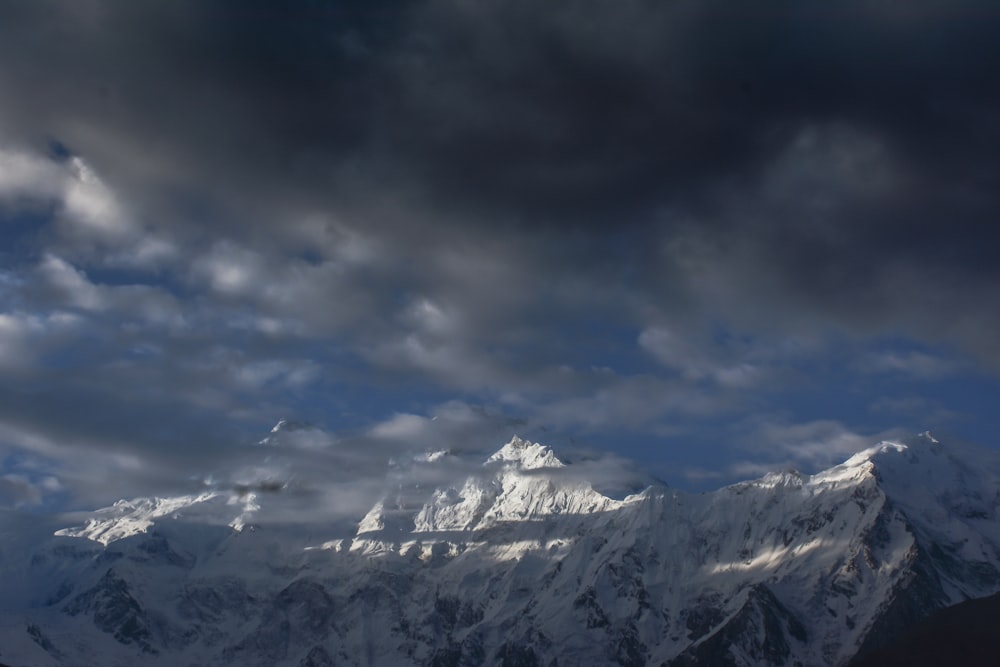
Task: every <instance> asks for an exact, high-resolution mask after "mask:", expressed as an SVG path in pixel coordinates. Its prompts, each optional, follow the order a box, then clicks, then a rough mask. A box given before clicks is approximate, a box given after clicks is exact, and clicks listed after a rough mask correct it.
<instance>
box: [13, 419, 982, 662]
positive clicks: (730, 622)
mask: <svg viewBox="0 0 1000 667" xmlns="http://www.w3.org/2000/svg"><path fill="white" fill-rule="evenodd" d="M278 431H280V428H279V429H278ZM279 435H280V433H279V432H277V431H276V435H274V436H273V438H274V439H278V438H277V436H279ZM263 444H274V443H273V442H271V443H268V442H267V441H265V442H264V443H263ZM455 459H456V457H455V455H454V454H451V453H449V452H447V451H438V452H428V453H426V454H425V455H423V457H422V458H421V460H420V465H421V466H423V467H424V468H426V469H438V468H440V469H442V470H449V471H453V472H454V475H453V479H451V480H450V481H449V482H447V483H440V477H435V478H434V479H436V480H437V481H435V483H434V484H426V483H424V482H422V481H421V478H419V477H413V478H408V477H407V476H406V475H405V474H400V475H397V476H396V477H395V478H394V479H393V484H392V487H391V488H390V489H389V490H388V491H387V492H386V493H385V494H384V495H383V496H382V498H381V500H380V501H379V502H377V503H376V504H375V505H374V506H373V507H371V509H370V510H369V511H368V512H367V514H365V515H364V516H361V517H357V520H356V521H355V522H353V523H352V524H351V525H350V526H344V525H342V524H338V523H337V522H334V521H330V522H324V521H323V520H322V519H317V518H316V516H320V517H321V516H322V512H321V511H319V512H316V513H311V514H310V516H309V517H308V520H305V519H304V520H302V521H294V520H288V521H262V520H258V517H260V516H261V514H260V509H261V507H262V506H263V505H266V503H267V502H269V499H270V497H271V495H277V494H269V493H268V492H267V489H266V488H263V487H262V488H240V489H228V490H223V489H219V488H206V489H204V490H201V491H199V492H198V493H193V494H190V495H184V496H178V497H169V498H139V499H131V500H122V501H119V502H118V503H115V504H114V505H113V506H111V507H109V508H106V509H103V510H99V511H97V512H95V513H93V514H92V515H91V516H89V517H86V519H85V520H84V521H81V522H80V525H76V526H50V525H48V524H47V523H46V522H44V521H40V520H38V519H37V518H33V517H30V516H26V515H23V514H13V513H11V514H7V515H4V516H3V517H2V518H0V538H2V540H0V576H2V578H3V579H2V580H3V582H4V583H3V587H4V588H5V589H6V592H5V594H4V595H3V601H2V602H0V663H4V664H9V665H11V666H12V667H26V666H28V665H31V666H46V665H95V664H100V665H137V664H139V665H145V664H149V665H190V666H194V665H295V666H302V667H319V666H323V665H385V666H396V665H429V666H433V667H457V666H461V665H498V666H504V667H514V666H518V667H526V666H534V665H538V666H544V667H555V666H564V667H565V666H570V665H584V664H585V665H626V666H639V665H677V666H684V665H741V666H743V665H789V666H791V665H809V666H812V665H832V666H839V665H847V664H849V663H851V661H858V662H859V663H860V664H870V662H869V663H863V662H862V661H864V660H866V659H869V661H870V657H871V656H877V655H879V652H880V651H882V652H883V653H884V652H885V651H888V650H891V648H892V646H893V643H894V642H895V641H898V640H899V639H900V638H901V637H905V636H907V635H906V633H907V632H908V631H912V630H913V628H915V627H919V625H918V624H919V623H921V622H922V621H923V622H926V619H928V618H933V615H934V614H935V613H937V612H940V610H944V609H946V608H950V607H952V606H954V605H959V604H961V603H965V602H966V601H968V600H976V599H979V598H986V597H987V596H991V595H994V594H996V593H998V592H1000V515H998V511H1000V482H998V478H997V477H996V476H995V475H994V474H993V472H992V471H991V470H990V469H989V466H986V465H983V464H982V462H980V461H978V460H976V459H975V458H969V457H968V456H965V455H960V454H959V453H958V452H957V451H953V450H952V449H951V448H949V447H948V446H947V445H945V444H942V443H940V442H938V441H937V440H935V439H934V438H933V437H932V436H931V435H930V434H928V433H925V434H922V435H920V436H916V437H913V438H910V439H907V440H905V441H901V442H881V443H878V444H877V445H875V446H873V447H872V448H870V449H868V450H865V451H862V452H859V453H857V454H855V455H854V456H852V457H850V458H849V459H847V460H846V461H845V462H843V463H842V464H840V465H837V466H834V467H833V468H830V469H828V470H825V471H823V472H820V473H818V474H814V475H804V474H801V473H798V472H795V471H786V472H777V473H770V474H767V475H765V476H763V477H761V478H760V479H756V480H753V481H747V482H742V483H739V484H735V485H731V486H727V487H725V488H722V489H720V490H718V491H714V492H710V493H701V494H693V493H686V492H682V491H679V490H676V489H673V488H670V487H667V486H665V485H658V484H653V485H650V486H648V487H646V488H644V489H643V490H641V491H637V492H635V493H632V494H630V495H625V496H624V497H612V496H609V495H605V494H604V493H601V492H600V491H598V490H596V489H595V487H594V485H592V484H591V483H590V482H589V481H588V480H587V479H586V478H585V476H584V475H581V474H579V473H578V472H577V471H576V470H575V468H576V466H575V464H572V463H566V462H564V461H563V460H560V458H559V457H558V456H557V454H556V453H555V452H554V451H553V450H551V449H549V448H548V447H545V446H543V445H541V444H537V443H531V442H528V441H525V440H522V439H520V438H518V437H514V438H513V439H512V440H511V441H510V442H508V443H506V444H505V445H503V446H502V447H501V448H500V449H499V450H497V451H496V452H495V453H494V454H493V455H491V456H489V457H488V458H487V459H486V460H485V461H482V462H480V463H477V464H476V465H475V466H471V467H470V466H465V465H457V464H456V461H455ZM321 509H322V508H320V510H321Z"/></svg>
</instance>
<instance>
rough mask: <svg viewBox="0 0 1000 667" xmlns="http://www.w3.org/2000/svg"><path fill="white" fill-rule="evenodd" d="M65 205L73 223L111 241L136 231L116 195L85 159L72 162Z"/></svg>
mask: <svg viewBox="0 0 1000 667" xmlns="http://www.w3.org/2000/svg"><path fill="white" fill-rule="evenodd" d="M68 165H69V174H70V177H69V178H67V179H66V187H65V190H64V192H63V205H64V207H65V211H66V214H67V215H68V216H69V218H70V220H72V221H73V222H74V223H76V224H78V225H79V226H81V227H82V228H83V229H85V230H87V231H88V232H90V233H92V234H94V235H96V236H98V237H101V238H107V239H115V238H121V237H123V236H126V235H130V234H132V233H133V232H134V231H135V230H134V228H133V225H132V224H131V222H130V221H129V219H128V217H127V216H126V215H125V213H124V211H123V210H122V207H121V205H120V204H119V203H118V200H117V199H116V197H115V195H114V194H113V193H112V192H111V190H110V189H108V187H107V186H106V185H105V184H104V182H103V181H101V179H100V178H99V177H98V176H97V174H96V173H95V172H94V170H93V169H92V168H91V167H90V165H88V164H87V163H86V162H85V161H84V160H83V158H80V157H73V158H71V159H70V160H69V163H68Z"/></svg>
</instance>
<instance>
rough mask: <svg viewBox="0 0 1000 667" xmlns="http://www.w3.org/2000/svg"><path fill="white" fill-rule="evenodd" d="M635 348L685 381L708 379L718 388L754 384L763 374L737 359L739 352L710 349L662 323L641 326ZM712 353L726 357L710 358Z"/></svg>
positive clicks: (758, 367)
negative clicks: (660, 324)
mask: <svg viewBox="0 0 1000 667" xmlns="http://www.w3.org/2000/svg"><path fill="white" fill-rule="evenodd" d="M639 347H641V348H642V349H643V350H645V351H646V352H648V353H649V354H651V355H652V356H653V358H655V359H656V360H657V361H659V362H660V363H661V364H663V365H664V366H666V367H667V368H671V369H673V370H675V371H678V372H679V373H680V374H681V375H682V377H684V378H685V379H687V380H711V381H712V382H714V383H716V384H718V385H720V386H722V387H726V388H729V389H740V388H747V387H751V386H754V385H756V384H758V383H759V382H761V381H762V380H763V379H764V377H765V375H766V372H765V369H764V368H762V367H761V366H760V365H758V364H756V363H751V362H750V361H747V360H744V359H739V358H738V357H739V356H740V355H736V354H734V353H733V352H732V351H728V350H712V349H710V347H709V346H708V345H698V344H695V343H694V342H693V340H692V339H691V338H689V337H684V336H681V335H679V334H677V333H676V332H674V331H671V330H670V329H667V328H666V327H662V326H652V327H648V328H646V329H643V330H642V332H641V333H640V334H639ZM712 352H715V353H716V354H721V355H722V356H724V357H727V358H726V359H719V358H714V357H713V355H712ZM732 357H737V359H736V360H733V359H732Z"/></svg>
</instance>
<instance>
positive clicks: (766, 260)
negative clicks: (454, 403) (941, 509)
mask: <svg viewBox="0 0 1000 667" xmlns="http://www.w3.org/2000/svg"><path fill="white" fill-rule="evenodd" d="M998 25H1000V12H998V10H997V9H996V8H995V7H993V6H992V4H991V3H986V2H972V1H966V2H937V1H934V0H925V1H917V2H911V3H907V4H905V5H903V4H899V3H893V2H882V1H877V0H870V1H862V0H856V1H850V2H845V3H838V4H836V5H831V4H830V3H823V2H811V1H805V2H801V1H800V2H771V3H767V4H766V5H761V4H754V5H748V4H746V3H735V2H722V1H709V2H686V1H677V2H653V1H651V0H650V1H646V0H622V1H620V2H614V3H607V2H599V1H597V0H584V1H583V2H569V1H563V0H553V1H551V2H545V3H537V2H528V1H521V0H511V1H508V2H495V3H479V2H463V1H460V0H424V1H411V2H403V1H389V0H383V1H378V2H364V3H361V2H307V1H302V2H295V3H283V4H281V5H280V6H279V4H278V3H273V2H266V1H246V0H244V1H233V2H226V1H222V0H216V1H209V2H195V1H193V0H192V1H178V2H162V3H136V2H129V1H127V0H117V1H116V0H80V1H79V2H60V1H54V0H39V1H38V2H31V3H0V99H2V104H0V204H2V205H3V207H4V208H2V209H0V214H2V215H3V216H4V218H5V219H4V227H0V239H2V240H4V241H9V242H10V243H9V244H5V245H7V247H15V245H16V247H17V248H18V249H19V251H18V252H17V253H13V254H12V253H11V252H10V251H4V250H2V249H0V253H6V254H0V258H2V259H4V261H5V263H8V264H9V265H8V266H6V267H0V268H2V271H0V298H3V299H4V300H5V303H4V305H5V310H6V311H7V312H5V313H4V314H0V342H3V343H4V345H5V346H4V347H3V348H0V372H3V373H5V375H4V376H3V378H4V380H5V383H4V384H3V385H0V392H2V394H0V396H2V397H3V398H4V399H5V400H4V404H5V405H6V406H7V407H6V411H5V413H4V415H0V417H2V418H3V421H4V422H6V423H8V424H13V425H16V427H17V428H19V429H22V430H23V431H24V432H32V433H35V434H36V435H38V436H39V437H43V436H44V437H43V440H44V441H46V442H49V441H51V442H57V441H61V440H67V439H72V437H73V434H83V435H81V436H80V437H82V438H83V439H84V440H86V441H87V442H92V443H95V444H93V446H94V447H95V448H100V446H101V445H100V444H99V443H101V442H103V443H106V447H107V449H108V451H115V452H128V451H136V452H148V453H149V454H150V455H151V456H153V457H154V458H157V457H159V458H158V460H160V461H161V463H162V465H163V466H166V467H171V466H175V465H176V466H177V467H178V468H180V467H183V464H184V463H185V462H189V461H194V460H195V459H197V458H198V457H199V456H204V457H206V460H207V459H211V457H213V456H216V455H218V453H219V452H222V451H223V450H226V448H227V447H231V446H232V445H233V444H234V443H236V442H238V441H239V440H240V439H241V438H244V439H245V438H246V433H247V431H246V429H250V428H251V427H253V426H256V427H259V426H260V423H261V422H262V421H263V420H264V419H270V417H269V416H268V417H264V416H263V414H264V413H268V414H269V413H270V412H271V411H272V410H273V411H275V412H278V414H277V415H275V416H280V414H281V412H280V411H281V410H283V409H284V408H286V407H289V404H290V403H292V404H294V403H295V399H294V397H292V398H288V396H291V395H293V394H294V392H295V390H296V389H297V388H299V387H309V388H310V389H314V388H315V382H318V380H317V378H325V377H330V376H338V378H340V379H342V381H343V383H344V384H346V383H348V382H350V381H352V380H353V381H357V382H358V384H362V383H368V384H369V386H377V387H381V388H385V387H396V386H397V385H399V384H403V385H405V386H406V387H408V388H414V387H424V386H429V387H430V388H431V389H432V390H433V391H435V392H438V394H436V398H434V399H428V398H422V399H414V400H416V401H417V402H418V403H419V402H420V401H423V405H424V408H426V406H427V404H428V403H433V402H434V401H437V400H443V399H440V395H441V394H451V395H453V394H454V393H455V392H459V393H463V392H464V393H465V394H466V395H467V397H469V396H472V397H479V398H482V397H486V400H491V401H496V402H498V403H500V404H502V405H503V406H505V407H506V408H509V409H510V410H512V411H519V412H523V413H524V414H525V416H526V418H527V419H529V420H530V421H531V422H532V423H533V424H534V423H537V424H543V423H548V424H554V425H557V426H564V425H576V426H580V425H582V427H583V428H584V429H585V430H593V431H600V430H601V429H608V428H614V427H617V426H620V425H623V424H624V425H632V427H633V428H640V429H650V430H652V431H656V430H657V429H664V428H665V425H664V421H666V420H668V419H671V418H676V419H683V418H685V417H689V416H691V415H701V416H705V415H714V414H717V413H718V412H720V411H722V412H725V411H733V410H737V409H739V407H740V406H741V405H744V402H745V398H744V394H745V393H746V392H748V391H752V390H753V389H754V388H756V387H758V386H760V385H762V384H766V383H773V382H776V378H777V379H780V381H781V382H785V381H787V380H786V379H787V377H788V376H789V375H792V374H793V372H792V371H790V370H789V367H790V366H793V365H794V364H795V363H798V362H800V361H801V359H802V358H803V357H804V356H807V355H808V354H809V353H817V354H820V353H822V348H823V345H824V342H823V341H824V340H825V338H826V337H828V336H830V335H831V333H830V332H834V334H836V335H846V336H848V337H853V338H855V339H865V338H866V337H868V338H871V337H874V338H878V337H880V336H883V337H884V336H890V337H891V336H896V337H900V338H904V339H908V340H915V341H917V342H919V343H926V344H932V345H937V344H942V345H944V346H945V347H946V348H947V347H948V346H958V347H961V348H964V350H965V351H967V352H969V353H971V354H972V355H973V357H974V358H975V359H977V360H979V361H984V360H985V361H986V362H988V363H991V364H993V367H994V368H1000V343H998V339H997V337H996V336H995V335H994V334H993V332H995V331H996V330H997V329H998V328H1000V315H998V314H997V313H996V309H995V308H990V307H989V304H991V303H992V301H993V300H995V295H996V294H998V293H1000V268H998V266H1000V265H998V264H997V263H996V262H995V261H994V259H993V257H992V254H993V252H994V249H995V248H996V246H997V241H1000V236H998V234H1000V232H998V231H996V230H997V225H996V222H997V217H998V214H1000V194H997V193H1000V182H998V178H1000V177H998V174H1000V172H998V167H997V158H996V156H997V155H1000V133H998V131H997V129H996V128H997V127H1000V123H998V121H1000V117H998V111H997V109H998V108H1000V104H998V103H1000V99H998V97H1000V88H998V87H997V86H996V85H995V81H994V78H995V73H996V72H997V71H1000V45H998V44H1000V42H998V41H997V40H996V39H995V35H996V32H997V28H998ZM7 260H9V262H8V261H7ZM719 329H725V330H726V331H727V332H728V333H727V334H726V335H727V336H729V338H728V339H726V340H720V336H719V333H718V330H719ZM790 350H791V351H790ZM803 350H805V352H803ZM817 350H819V352H816V351H817ZM921 355H923V356H921ZM83 357H86V358H87V360H88V361H87V363H86V364H83V366H82V367H81V366H74V364H75V363H79V360H80V359H81V358H83ZM636 357H638V361H637V360H636ZM873 358H874V357H873ZM930 358H931V357H930V356H928V355H927V353H926V352H922V351H920V350H917V351H913V350H910V351H906V352H899V353H895V352H893V353H886V354H885V355H883V356H882V357H879V359H882V360H883V361H884V360H886V359H890V360H893V364H895V365H893V364H889V365H888V366H886V368H887V369H890V370H891V369H895V371H894V372H896V371H898V370H899V368H898V367H902V366H903V365H908V366H914V364H916V362H918V361H922V360H926V359H930ZM623 359H624V360H626V362H627V363H626V362H623V366H627V368H612V366H616V364H617V363H618V362H621V361H622V360H623ZM897 361H898V363H896V362H897ZM886 363H888V362H886ZM927 363H930V362H927ZM942 363H944V362H942ZM641 364H645V365H646V367H644V368H637V367H638V366H640V365H641ZM875 365H876V366H877V365H878V364H875ZM924 365H925V366H926V365H927V364H924ZM928 367H929V366H928ZM70 371H78V372H80V376H79V377H73V378H72V379H71V380H70V381H68V382H67V381H64V379H63V375H64V374H66V373H68V372H70ZM25 378H27V380H29V381H28V382H27V383H26V384H24V385H23V386H22V385H17V386H19V387H20V388H17V389H15V384H14V382H15V380H16V381H17V382H21V381H22V380H24V379H25ZM134 386H141V387H143V388H145V393H144V392H143V391H139V392H135V391H134V390H133V389H132V387H134ZM326 389H327V390H330V389H329V387H327V388H326ZM414 391H416V390H414ZM31 392H35V393H34V394H32V393H31ZM741 392H743V393H741ZM42 395H45V396H47V397H51V401H50V402H49V403H50V404H49V405H48V407H46V406H45V405H43V404H41V403H40V402H38V401H36V400H35V399H36V398H37V397H39V396H42ZM119 404H120V405H127V406H130V407H129V412H128V413H127V414H126V413H124V412H120V411H119V412H117V413H116V412H115V406H116V405H119ZM394 409H395V408H388V407H386V408H384V409H383V410H382V414H383V415H385V414H389V413H391V412H392V411H393V410H394ZM408 409H409V408H408ZM413 409H414V410H416V408H413ZM47 410H48V414H49V415H51V414H54V412H53V411H55V412H57V413H58V414H59V415H60V418H59V419H58V420H52V419H47V414H46V411H47ZM417 411H418V412H419V411H420V410H417ZM425 411H426V410H425ZM218 413H221V414H224V415H226V416H227V417H231V418H232V419H234V420H242V422H241V426H240V427H239V428H237V429H236V432H234V431H231V430H227V429H226V428H220V427H211V428H209V427H208V426H206V424H207V423H208V422H210V421H211V415H212V414H218ZM404 421H405V420H404ZM387 423H390V424H391V420H390V422H387ZM417 423H418V422H412V424H417ZM420 423H422V422H420ZM412 424H411V425H412ZM147 426H149V427H150V428H149V429H147V428H146V427H147ZM397 426H398V424H397ZM12 428H13V426H12ZM206 428H207V429H208V430H207V431H206V430H205V429H206ZM208 433H211V436H207V435H205V436H204V437H208V439H209V440H211V441H212V443H213V444H212V445H211V446H210V447H206V448H204V449H200V448H199V446H198V445H197V443H198V442H200V440H198V439H199V438H200V437H203V434H208ZM410 435H413V434H410ZM772 436H774V434H773V433H771V432H769V436H768V437H771V439H772V440H773V439H774V437H772ZM380 437H381V436H380ZM421 437H423V436H421ZM456 437H457V436H456ZM177 442H183V443H186V444H183V445H181V446H179V447H178V446H177V445H176V443H177ZM359 442H360V441H359ZM845 442H851V443H853V442H854V441H853V440H850V441H845ZM171 443H174V444H171ZM46 451H49V453H51V451H50V450H46ZM226 451H228V450H226ZM379 451H382V450H379ZM838 451H839V450H838ZM379 471H381V468H379ZM378 474H381V472H379V473H378ZM11 488H13V487H11ZM18 488H20V487H18Z"/></svg>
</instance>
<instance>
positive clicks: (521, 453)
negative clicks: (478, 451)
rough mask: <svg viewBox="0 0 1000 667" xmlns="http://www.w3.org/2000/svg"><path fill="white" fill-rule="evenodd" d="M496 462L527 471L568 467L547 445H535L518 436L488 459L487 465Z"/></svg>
mask: <svg viewBox="0 0 1000 667" xmlns="http://www.w3.org/2000/svg"><path fill="white" fill-rule="evenodd" d="M495 462H502V463H508V464H515V465H517V466H518V467H520V468H523V469H526V470H532V469H535V468H562V467H565V465H566V464H564V463H563V462H562V461H560V460H559V459H558V458H556V455H555V454H553V453H552V450H551V449H549V448H548V447H546V446H545V445H541V444H539V443H537V442H535V443H533V442H531V441H529V440H525V439H523V438H521V437H520V436H517V435H515V436H514V437H513V438H511V440H510V442H508V443H507V444H506V445H504V446H503V447H501V448H500V449H498V450H497V451H496V453H494V454H493V455H492V456H490V457H489V458H488V459H486V463H487V464H489V463H495Z"/></svg>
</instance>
